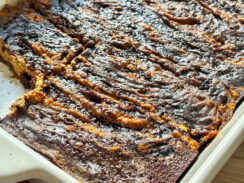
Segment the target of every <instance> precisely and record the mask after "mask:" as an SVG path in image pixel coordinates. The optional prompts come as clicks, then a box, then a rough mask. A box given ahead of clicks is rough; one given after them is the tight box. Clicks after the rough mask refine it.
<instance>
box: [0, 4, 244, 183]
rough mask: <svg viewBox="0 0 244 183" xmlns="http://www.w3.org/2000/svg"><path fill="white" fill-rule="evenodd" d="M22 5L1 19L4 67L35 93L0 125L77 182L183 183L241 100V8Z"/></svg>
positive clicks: (15, 106)
mask: <svg viewBox="0 0 244 183" xmlns="http://www.w3.org/2000/svg"><path fill="white" fill-rule="evenodd" d="M23 6H24V8H23V9H22V11H17V12H15V13H11V14H9V15H7V16H5V17H4V18H3V19H1V20H0V30H1V31H0V40H2V44H1V47H2V49H3V48H7V49H5V50H4V51H1V52H0V56H1V57H3V58H6V57H7V58H10V61H9V60H8V59H5V62H7V63H9V65H10V66H11V65H13V67H14V68H16V67H15V66H14V64H15V63H16V62H18V64H19V65H21V67H23V68H24V69H23V70H24V71H21V72H22V73H28V75H27V76H26V77H27V80H25V82H24V83H27V84H26V85H27V86H28V83H32V84H29V85H31V86H32V87H31V88H32V89H33V90H32V91H30V92H29V93H27V94H26V95H24V96H23V97H22V98H20V99H18V100H17V101H16V102H15V103H14V104H13V105H12V108H11V109H12V113H11V114H9V115H7V116H6V117H5V118H4V119H2V120H1V122H0V126H1V127H2V128H4V129H5V130H7V131H8V132H10V133H11V134H12V135H14V136H16V137H17V138H19V139H20V140H22V141H23V142H24V143H25V144H26V145H28V146H30V147H31V148H33V149H34V150H35V151H37V152H39V153H41V154H43V155H44V156H45V157H47V158H48V159H49V160H50V161H52V162H53V163H54V164H56V165H57V166H59V167H60V168H62V169H63V170H64V171H66V172H67V173H69V174H70V175H72V176H73V177H75V178H76V179H77V180H80V181H82V180H83V181H85V182H152V183H155V182H159V183H161V182H176V181H179V180H180V178H181V176H182V174H183V173H184V172H185V171H186V170H187V168H188V167H189V166H190V165H191V164H192V163H193V162H194V160H195V159H196V158H197V155H198V154H199V152H200V151H201V150H202V149H204V147H205V146H206V145H207V144H208V143H209V142H210V141H211V140H212V139H213V138H214V137H215V136H216V135H217V134H218V133H219V131H220V130H221V129H222V128H223V127H224V126H225V124H226V123H227V122H228V121H229V120H230V119H231V117H232V115H233V113H234V111H235V109H236V106H237V105H238V103H239V102H240V101H241V99H242V98H243V94H244V90H243V89H244V74H243V73H244V67H243V58H244V57H243V55H244V51H243V48H244V45H243V42H244V37H243V30H244V26H243V14H244V13H243V10H242V4H241V3H239V2H237V1H235V2H234V1H233V2H229V1H228V2H227V1H225V2H222V1H194V0H193V1H166V0H164V1H154V0H138V1H134V0H116V1H110V0H108V1H101V0H92V1H91V0H82V1H81V0H34V1H30V0H26V1H25V3H24V5H23ZM33 33H34V36H33ZM20 43H21V44H20ZM9 55H10V56H9ZM11 55H14V56H15V57H14V58H15V59H12V57H11ZM21 60H25V62H22V61H21ZM17 68H18V67H17ZM14 71H15V72H17V73H18V71H16V69H14ZM35 75H41V76H40V77H41V79H40V80H41V82H40V80H37V79H33V77H35ZM28 78H29V79H28ZM40 83H41V84H40Z"/></svg>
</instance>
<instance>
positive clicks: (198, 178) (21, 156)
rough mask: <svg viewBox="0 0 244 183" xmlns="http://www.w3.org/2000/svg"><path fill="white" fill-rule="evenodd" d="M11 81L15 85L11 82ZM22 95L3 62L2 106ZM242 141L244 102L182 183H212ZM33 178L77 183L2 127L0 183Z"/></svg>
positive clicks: (1, 113)
mask: <svg viewBox="0 0 244 183" xmlns="http://www.w3.org/2000/svg"><path fill="white" fill-rule="evenodd" d="M17 1H18V0H12V1H11V0H0V8H1V7H3V5H4V4H6V3H11V4H13V3H15V2H17ZM10 80H11V81H12V82H9V81H10ZM3 83H4V84H3ZM13 92H14V93H13ZM23 93H24V89H23V88H22V89H21V87H20V86H18V84H17V83H16V81H14V79H13V78H12V77H11V75H10V72H9V70H8V68H7V67H6V66H3V64H1V63H0V99H2V101H1V105H2V107H3V108H4V109H7V108H8V107H9V106H10V105H11V103H12V102H13V101H14V100H15V99H17V98H18V97H19V96H21V95H23ZM6 113H8V111H7V110H3V109H0V117H3V116H5V115H6ZM243 139H244V103H243V104H242V105H241V106H240V107H239V108H238V110H237V111H236V112H235V114H234V116H233V118H232V119H231V121H230V122H229V123H228V124H227V125H226V126H225V128H224V129H223V130H222V131H221V132H220V133H219V134H218V136H217V137H216V138H215V139H214V140H213V142H212V143H211V144H210V145H209V146H208V147H206V148H205V150H204V151H203V152H202V153H201V154H200V156H199V157H198V159H197V161H196V162H195V163H194V165H193V166H192V167H191V168H190V169H189V171H188V172H187V173H186V174H185V176H184V177H183V179H182V180H181V183H196V182H197V183H207V182H211V180H212V179H213V178H214V176H215V175H216V174H217V173H218V171H219V170H220V169H221V167H222V166H223V165H224V164H225V162H226V161H227V160H228V159H229V158H230V156H231V154H232V153H233V152H234V151H235V150H236V149H237V147H238V146H239V145H240V143H241V142H242V141H243ZM32 178H36V179H40V180H43V181H45V182H48V183H76V182H77V181H76V180H75V179H73V178H72V177H71V176H69V175H68V174H67V173H65V172H64V171H62V170H61V169H59V168H58V167H57V166H55V165H54V164H52V163H51V162H49V161H48V160H47V159H45V158H44V157H43V156H41V155H40V154H38V153H36V152H34V151H33V150H32V149H30V148H29V147H27V146H26V145H24V144H23V143H22V142H20V141H19V140H18V139H16V138H14V137H13V136H11V135H10V134H8V133H7V132H5V131H4V130H3V129H1V128H0V183H14V182H17V181H22V180H26V179H32Z"/></svg>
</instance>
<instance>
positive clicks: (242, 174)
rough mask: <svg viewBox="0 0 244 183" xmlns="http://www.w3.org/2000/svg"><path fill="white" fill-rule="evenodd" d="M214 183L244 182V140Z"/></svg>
mask: <svg viewBox="0 0 244 183" xmlns="http://www.w3.org/2000/svg"><path fill="white" fill-rule="evenodd" d="M212 183H244V142H242V144H241V145H240V147H239V148H238V149H237V151H236V152H235V153H234V154H233V156H232V157H231V158H230V159H229V161H228V162H227V163H226V164H225V166H224V167H223V168H222V169H221V171H220V172H219V173H218V175H217V176H216V177H215V179H214V180H213V182H212Z"/></svg>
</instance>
